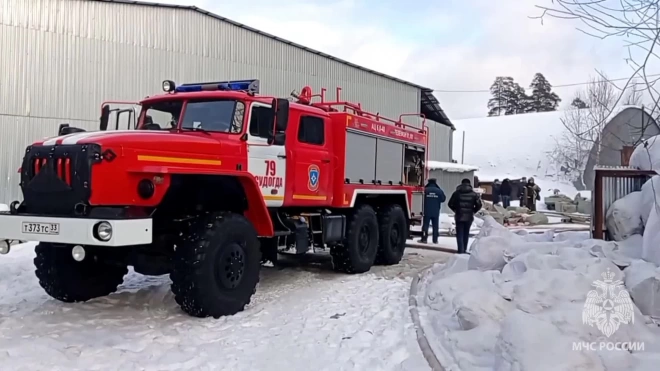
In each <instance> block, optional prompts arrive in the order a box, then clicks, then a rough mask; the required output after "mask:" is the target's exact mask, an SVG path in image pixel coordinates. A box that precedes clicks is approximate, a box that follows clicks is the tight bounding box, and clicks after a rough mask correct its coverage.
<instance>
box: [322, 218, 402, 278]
mask: <svg viewBox="0 0 660 371" xmlns="http://www.w3.org/2000/svg"><path fill="white" fill-rule="evenodd" d="M407 225H408V224H407V222H406V215H405V214H404V212H403V209H402V208H401V206H399V205H389V206H387V207H385V208H383V210H381V211H380V212H379V213H378V215H377V214H376V212H375V211H374V209H373V208H372V207H371V206H369V205H361V206H359V207H358V208H357V209H356V210H355V211H354V213H353V215H351V216H350V217H349V224H348V227H347V229H348V230H347V232H346V238H345V240H344V243H343V244H342V245H340V246H335V247H332V248H331V250H330V254H331V255H332V264H333V267H334V269H335V270H337V271H341V272H346V273H363V272H367V271H368V270H370V269H371V267H372V266H373V265H374V263H375V264H383V265H392V264H398V263H399V262H400V261H401V258H402V257H403V252H404V250H405V246H406V238H407V231H408V229H407Z"/></svg>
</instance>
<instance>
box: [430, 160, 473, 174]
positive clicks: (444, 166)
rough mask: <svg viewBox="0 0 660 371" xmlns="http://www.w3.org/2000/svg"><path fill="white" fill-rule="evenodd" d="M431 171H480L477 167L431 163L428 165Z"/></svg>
mask: <svg viewBox="0 0 660 371" xmlns="http://www.w3.org/2000/svg"><path fill="white" fill-rule="evenodd" d="M426 167H427V168H428V169H429V170H444V171H446V172H448V173H467V172H469V171H477V170H479V168H478V167H476V166H470V165H465V164H457V163H454V162H442V161H429V162H428V163H427V164H426Z"/></svg>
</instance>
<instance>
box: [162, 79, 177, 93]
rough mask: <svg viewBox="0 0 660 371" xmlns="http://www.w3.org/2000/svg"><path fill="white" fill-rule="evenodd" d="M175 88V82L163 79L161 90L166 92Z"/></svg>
mask: <svg viewBox="0 0 660 371" xmlns="http://www.w3.org/2000/svg"><path fill="white" fill-rule="evenodd" d="M174 89H176V84H175V83H174V81H172V80H165V81H163V91H164V92H166V93H171V92H173V91H174Z"/></svg>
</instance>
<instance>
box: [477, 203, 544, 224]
mask: <svg viewBox="0 0 660 371" xmlns="http://www.w3.org/2000/svg"><path fill="white" fill-rule="evenodd" d="M482 202H483V205H484V207H483V208H482V209H481V211H479V213H478V214H479V215H481V216H486V215H489V216H491V217H492V218H493V219H495V220H496V221H497V222H498V223H499V224H502V225H506V226H517V225H539V224H548V223H549V222H550V221H549V219H548V217H547V216H546V215H545V214H543V213H538V212H530V211H529V209H528V208H526V207H517V206H509V207H508V208H506V209H505V208H503V207H502V206H500V205H494V204H493V203H492V202H489V201H482Z"/></svg>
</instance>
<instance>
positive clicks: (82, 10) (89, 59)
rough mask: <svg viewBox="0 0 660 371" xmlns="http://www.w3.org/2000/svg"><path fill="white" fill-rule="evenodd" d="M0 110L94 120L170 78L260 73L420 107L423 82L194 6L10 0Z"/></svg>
mask: <svg viewBox="0 0 660 371" xmlns="http://www.w3.org/2000/svg"><path fill="white" fill-rule="evenodd" d="M3 3H5V6H4V10H3V12H1V14H0V24H2V29H1V30H0V34H1V35H3V36H2V41H1V44H0V45H2V47H3V49H2V50H11V51H12V52H11V53H2V56H0V66H3V70H4V71H3V76H6V77H7V78H8V80H7V81H6V82H4V83H3V84H2V88H1V89H2V90H0V94H2V96H3V97H9V99H6V100H3V101H2V102H0V112H1V113H10V114H18V115H38V116H52V117H66V118H82V119H93V118H95V117H96V116H98V112H97V107H98V105H99V103H100V102H101V101H103V100H108V99H122V100H126V99H140V98H142V97H144V96H145V95H149V94H154V93H157V92H159V91H160V84H161V81H162V80H163V79H165V78H170V79H174V80H175V81H181V82H184V81H186V82H191V81H200V80H201V81H204V80H205V81H212V80H219V79H238V78H241V79H245V78H259V79H260V80H261V88H262V91H263V93H264V94H272V95H277V96H288V95H289V93H290V92H291V91H292V90H294V89H297V90H299V89H300V88H301V87H302V86H304V85H310V86H312V87H313V88H314V89H316V90H318V89H320V88H321V87H327V88H328V89H329V91H330V95H334V88H335V87H336V86H338V85H339V86H341V87H342V88H343V91H342V94H343V96H344V98H346V99H350V100H355V101H361V102H362V104H363V106H364V107H365V108H366V109H368V110H372V111H374V112H380V114H381V115H385V116H389V117H395V118H396V117H398V115H399V114H401V113H405V112H419V108H420V107H419V106H420V104H419V101H420V92H419V89H418V88H415V87H412V86H408V85H405V84H402V83H399V82H395V81H392V80H389V79H387V78H384V77H380V76H376V75H374V74H371V73H368V72H366V71H361V70H359V69H356V68H352V67H349V66H346V65H344V64H342V63H339V62H336V61H332V60H329V59H327V58H324V57H322V56H319V55H316V54H313V53H310V52H307V51H304V50H302V49H299V48H296V47H293V46H291V45H286V44H284V43H282V42H279V41H275V40H273V39H271V38H268V37H266V36H263V35H259V34H256V33H254V32H251V31H248V30H245V29H242V28H239V27H237V26H234V25H231V24H229V23H226V22H223V21H220V20H217V19H214V18H211V17H208V16H205V15H202V14H199V13H197V12H194V11H191V10H176V9H168V8H157V7H148V6H139V5H128V4H113V3H103V2H92V1H81V0H31V1H24V0H3Z"/></svg>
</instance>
